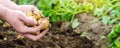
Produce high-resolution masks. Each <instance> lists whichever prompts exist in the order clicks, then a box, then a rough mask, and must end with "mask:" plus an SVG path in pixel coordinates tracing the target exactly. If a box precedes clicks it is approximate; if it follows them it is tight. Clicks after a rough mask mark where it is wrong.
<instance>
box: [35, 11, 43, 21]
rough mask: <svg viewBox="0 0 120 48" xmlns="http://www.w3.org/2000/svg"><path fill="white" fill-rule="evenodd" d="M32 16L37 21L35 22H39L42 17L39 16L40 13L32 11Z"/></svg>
mask: <svg viewBox="0 0 120 48" xmlns="http://www.w3.org/2000/svg"><path fill="white" fill-rule="evenodd" d="M33 16H34V17H35V18H36V19H37V20H39V19H40V18H41V17H42V16H41V13H40V12H38V11H34V12H33Z"/></svg>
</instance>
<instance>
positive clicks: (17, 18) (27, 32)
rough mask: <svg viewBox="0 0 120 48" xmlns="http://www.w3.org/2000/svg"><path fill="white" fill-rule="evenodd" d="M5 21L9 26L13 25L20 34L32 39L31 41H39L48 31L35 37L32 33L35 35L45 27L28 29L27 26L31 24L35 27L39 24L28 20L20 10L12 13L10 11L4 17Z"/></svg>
mask: <svg viewBox="0 0 120 48" xmlns="http://www.w3.org/2000/svg"><path fill="white" fill-rule="evenodd" d="M3 19H4V20H5V21H7V22H8V23H9V24H11V25H12V27H13V28H15V29H16V31H17V32H19V33H20V34H22V35H23V36H25V37H27V38H29V39H31V40H34V41H36V40H38V39H39V38H41V37H42V36H44V35H45V34H46V33H47V31H48V29H46V30H45V31H43V32H42V33H41V34H39V35H37V36H35V35H32V34H31V33H35V32H37V31H40V29H41V28H42V27H43V26H44V25H43V24H41V25H39V26H37V27H35V28H32V27H27V26H26V25H25V24H26V23H28V24H31V25H35V24H37V22H36V21H35V20H33V19H31V18H28V17H27V16H26V15H25V14H24V13H23V12H21V11H19V10H12V11H8V12H7V13H6V15H5V16H4V17H3Z"/></svg>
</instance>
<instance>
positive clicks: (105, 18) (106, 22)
mask: <svg viewBox="0 0 120 48" xmlns="http://www.w3.org/2000/svg"><path fill="white" fill-rule="evenodd" d="M109 21H110V17H109V16H103V17H102V22H103V23H104V24H108V23H109Z"/></svg>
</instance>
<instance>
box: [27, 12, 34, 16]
mask: <svg viewBox="0 0 120 48" xmlns="http://www.w3.org/2000/svg"><path fill="white" fill-rule="evenodd" d="M25 14H26V15H27V16H32V14H33V13H32V12H31V11H26V12H25Z"/></svg>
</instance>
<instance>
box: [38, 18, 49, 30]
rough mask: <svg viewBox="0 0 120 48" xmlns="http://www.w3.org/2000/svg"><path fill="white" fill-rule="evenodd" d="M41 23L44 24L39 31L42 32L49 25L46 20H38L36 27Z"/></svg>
mask: <svg viewBox="0 0 120 48" xmlns="http://www.w3.org/2000/svg"><path fill="white" fill-rule="evenodd" d="M42 23H44V26H43V28H42V29H41V30H44V29H46V28H48V27H49V24H50V23H49V20H48V18H41V19H40V20H38V25H40V24H42Z"/></svg>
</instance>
